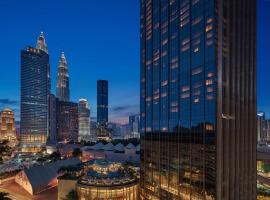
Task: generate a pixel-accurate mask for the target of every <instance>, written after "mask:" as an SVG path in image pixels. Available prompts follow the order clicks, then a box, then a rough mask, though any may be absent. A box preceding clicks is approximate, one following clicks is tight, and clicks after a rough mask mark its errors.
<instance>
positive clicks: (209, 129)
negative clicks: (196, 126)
mask: <svg viewBox="0 0 270 200" xmlns="http://www.w3.org/2000/svg"><path fill="white" fill-rule="evenodd" d="M205 129H206V130H208V131H212V130H214V126H213V125H212V124H206V126H205Z"/></svg>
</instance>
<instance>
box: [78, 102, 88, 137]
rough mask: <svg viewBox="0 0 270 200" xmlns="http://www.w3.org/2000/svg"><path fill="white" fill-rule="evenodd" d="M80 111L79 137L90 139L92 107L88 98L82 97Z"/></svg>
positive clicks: (79, 105)
mask: <svg viewBox="0 0 270 200" xmlns="http://www.w3.org/2000/svg"><path fill="white" fill-rule="evenodd" d="M78 112H79V139H80V140H84V141H90V108H89V106H88V102H87V100H86V99H80V100H79V104H78Z"/></svg>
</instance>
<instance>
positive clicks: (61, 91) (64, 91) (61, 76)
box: [36, 32, 70, 101]
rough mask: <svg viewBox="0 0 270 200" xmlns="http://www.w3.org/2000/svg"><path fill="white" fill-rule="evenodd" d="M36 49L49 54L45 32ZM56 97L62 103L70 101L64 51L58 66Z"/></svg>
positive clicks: (41, 35)
mask: <svg viewBox="0 0 270 200" xmlns="http://www.w3.org/2000/svg"><path fill="white" fill-rule="evenodd" d="M36 48H37V49H39V50H42V51H44V52H45V53H47V54H48V47H47V44H46V41H45V37H44V34H43V32H41V33H40V36H39V38H38V40H37V45H36ZM56 97H57V98H58V99H59V100H60V101H70V91H69V75H68V64H67V60H66V57H65V54H64V51H62V54H61V57H60V61H59V64H58V74H57V86H56Z"/></svg>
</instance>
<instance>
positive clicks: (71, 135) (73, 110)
mask: <svg viewBox="0 0 270 200" xmlns="http://www.w3.org/2000/svg"><path fill="white" fill-rule="evenodd" d="M78 133H79V123H78V104H77V103H73V102H66V101H59V100H58V99H56V138H57V141H74V142H76V141H77V140H78Z"/></svg>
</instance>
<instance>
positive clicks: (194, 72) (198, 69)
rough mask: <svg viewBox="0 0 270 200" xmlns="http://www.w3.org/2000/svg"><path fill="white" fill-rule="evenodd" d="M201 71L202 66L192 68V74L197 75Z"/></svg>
mask: <svg viewBox="0 0 270 200" xmlns="http://www.w3.org/2000/svg"><path fill="white" fill-rule="evenodd" d="M201 72H202V68H201V67H199V68H196V69H193V70H192V75H197V74H200V73H201Z"/></svg>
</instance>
